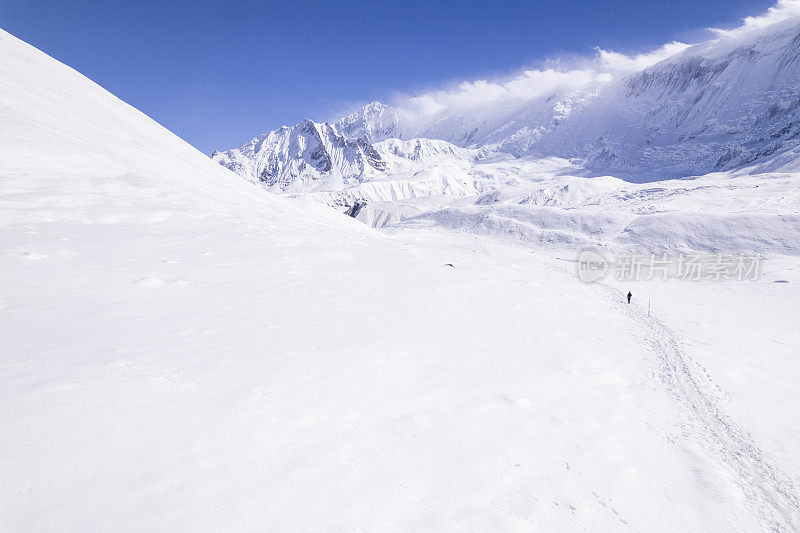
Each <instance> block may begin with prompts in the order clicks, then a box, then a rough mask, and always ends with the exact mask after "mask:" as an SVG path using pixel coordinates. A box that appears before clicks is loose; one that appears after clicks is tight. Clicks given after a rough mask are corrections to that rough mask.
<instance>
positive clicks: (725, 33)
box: [709, 0, 800, 38]
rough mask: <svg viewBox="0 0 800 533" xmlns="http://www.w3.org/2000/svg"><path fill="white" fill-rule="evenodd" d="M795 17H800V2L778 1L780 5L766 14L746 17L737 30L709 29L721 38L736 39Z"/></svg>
mask: <svg viewBox="0 0 800 533" xmlns="http://www.w3.org/2000/svg"><path fill="white" fill-rule="evenodd" d="M793 17H800V0H778V3H777V4H775V5H774V6H773V7H771V8H769V9H767V11H766V12H765V13H762V14H761V15H756V16H752V17H745V18H744V19H743V20H742V25H741V26H739V27H737V28H733V29H729V30H723V29H719V28H709V29H710V30H711V31H713V32H714V33H715V34H716V35H717V36H719V37H729V38H736V37H740V36H744V35H746V34H748V33H750V32H752V31H757V30H760V29H761V28H764V27H766V26H769V25H770V24H775V23H776V22H781V21H784V20H786V19H790V18H793Z"/></svg>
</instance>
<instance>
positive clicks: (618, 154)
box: [212, 19, 800, 194]
mask: <svg viewBox="0 0 800 533" xmlns="http://www.w3.org/2000/svg"><path fill="white" fill-rule="evenodd" d="M799 138H800V19H789V20H785V21H783V22H780V23H777V24H773V25H772V26H768V27H766V28H763V29H760V30H758V31H751V32H750V33H748V34H746V35H744V36H742V35H737V36H735V37H732V36H720V37H719V38H717V39H714V40H711V41H708V42H705V43H701V44H697V45H694V46H691V47H689V48H686V49H685V50H683V51H681V52H678V53H676V54H674V55H673V56H671V57H668V58H667V59H664V60H662V61H660V62H658V63H656V64H655V65H652V66H650V67H647V68H644V69H642V70H639V71H636V72H633V73H629V74H627V75H625V76H620V77H617V78H616V79H614V78H613V77H603V76H596V77H595V78H593V79H591V80H589V82H587V83H584V84H581V85H579V86H577V87H575V86H569V85H567V86H565V87H564V88H560V89H554V90H553V92H552V93H548V94H546V96H543V97H541V98H535V99H531V100H525V101H524V102H521V103H520V102H505V101H500V102H496V103H494V104H493V105H489V106H483V107H481V108H480V109H467V110H464V109H455V108H445V109H440V110H438V111H436V112H433V113H429V114H427V115H425V116H423V117H420V116H419V115H418V114H416V115H414V116H411V114H409V113H408V112H407V111H405V110H403V109H399V108H398V109H396V108H393V107H390V106H387V105H385V104H382V103H380V102H372V103H370V104H368V105H366V106H364V107H363V108H361V109H360V110H358V111H357V112H356V113H353V114H351V115H348V116H346V117H343V118H341V119H340V120H338V121H336V122H334V123H319V122H314V121H312V120H310V119H306V120H304V121H303V122H301V123H299V124H297V125H295V126H292V127H282V128H280V129H278V130H275V131H271V132H269V133H266V134H264V135H261V136H259V137H256V138H254V139H252V140H251V141H250V142H248V143H246V144H244V145H243V146H240V147H239V148H235V149H231V150H226V151H217V152H214V154H213V155H212V158H213V159H214V160H215V161H217V162H219V163H220V164H222V165H224V166H226V167H227V168H229V169H231V170H233V171H235V172H237V173H238V174H240V175H242V176H243V177H245V178H247V179H249V180H251V181H258V182H261V183H263V184H264V185H265V186H267V187H268V188H270V190H273V191H275V192H285V193H290V194H305V193H320V192H327V193H335V192H340V191H344V190H346V189H348V188H351V187H358V186H360V185H361V184H364V183H367V182H372V181H376V180H379V181H380V180H384V181H385V180H395V181H396V180H397V179H400V178H401V176H400V175H399V174H398V172H400V171H407V170H408V165H406V166H403V165H399V166H398V164H396V163H397V158H398V155H397V154H398V153H402V154H403V155H402V156H401V157H400V159H404V160H407V161H413V162H414V163H415V168H416V169H417V171H419V170H421V169H422V168H432V167H438V168H442V165H444V166H448V165H449V168H451V169H452V167H453V166H454V165H455V166H459V165H461V166H463V164H464V161H466V160H474V159H486V158H491V157H494V156H497V155H506V156H510V157H512V158H519V159H522V160H526V161H528V160H531V159H534V160H535V159H539V158H552V157H557V158H563V159H565V160H569V162H570V165H571V167H570V171H571V173H574V174H577V175H585V176H596V175H613V176H617V177H620V178H623V179H625V180H627V181H633V182H649V181H657V180H660V179H667V178H675V177H685V176H694V175H701V174H706V173H709V172H715V171H727V170H736V169H741V168H744V167H752V168H753V171H754V172H758V171H762V170H773V171H774V170H791V169H795V168H798V167H800V163H798V157H797V153H796V152H798V150H800V148H799V147H798V145H799V144H800V140H798V139H799ZM390 139H396V140H397V142H394V143H390V144H382V143H384V142H385V141H387V140H390ZM411 139H416V140H415V141H414V143H415V144H414V145H413V146H415V148H413V149H412V147H411V145H401V144H398V142H399V141H409V140H411ZM434 141H436V142H434ZM400 146H402V149H400V148H398V147H400ZM459 149H468V150H471V152H469V154H468V155H467V152H464V151H463V150H459ZM448 159H449V161H448ZM392 162H394V163H395V164H392ZM401 167H402V168H401ZM401 173H402V172H401ZM462 178H463V179H462V181H463V182H465V183H468V182H470V178H469V171H468V170H465V171H464V174H463V175H462ZM434 189H435V188H434ZM431 194H447V193H446V192H442V191H438V190H432V191H431Z"/></svg>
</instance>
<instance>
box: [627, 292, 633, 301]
mask: <svg viewBox="0 0 800 533" xmlns="http://www.w3.org/2000/svg"><path fill="white" fill-rule="evenodd" d="M631 296H633V294H631V291H628V303H631Z"/></svg>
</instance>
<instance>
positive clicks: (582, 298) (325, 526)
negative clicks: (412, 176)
mask: <svg viewBox="0 0 800 533" xmlns="http://www.w3.org/2000/svg"><path fill="white" fill-rule="evenodd" d="M0 124H2V125H3V127H2V128H0V257H2V258H3V260H2V262H0V280H2V287H3V290H2V296H0V332H2V334H1V335H0V354H2V357H0V406H2V408H1V409H0V428H2V430H1V431H0V529H2V530H4V531H5V530H9V531H53V530H58V531H64V530H67V531H79V530H80V531H86V530H96V531H143V530H147V531H176V530H192V531H198V530H211V531H219V530H264V529H272V530H280V531H289V530H397V529H401V530H402V529H406V530H415V531H417V530H463V529H469V530H498V529H499V530H529V529H541V530H569V529H579V530H585V529H592V530H599V531H616V530H628V529H635V530H672V531H674V530H692V529H696V530H705V531H708V530H722V529H733V530H736V529H739V530H743V531H748V530H749V531H752V530H769V529H772V530H785V531H791V530H796V529H797V527H798V523H800V522H799V520H800V519H799V518H798V513H797V507H798V506H797V491H796V488H795V482H794V481H793V480H795V479H797V474H798V472H800V470H798V466H797V457H798V456H800V439H798V438H797V436H796V435H795V434H794V433H792V432H791V431H789V430H782V431H778V432H775V431H772V429H773V428H774V427H775V426H779V427H786V428H791V427H797V425H798V424H799V423H800V420H798V419H797V417H798V415H797V414H796V413H800V405H798V400H797V395H796V394H794V392H793V391H794V388H795V385H796V382H797V379H798V378H800V372H799V371H798V369H797V368H796V365H793V364H792V363H791V358H790V357H788V355H791V352H790V351H787V350H789V348H787V347H790V346H792V345H796V343H797V342H799V341H800V339H798V338H797V334H796V333H794V331H792V330H791V329H790V328H784V329H783V330H779V331H777V332H776V331H775V330H774V328H775V324H783V323H785V321H786V320H787V317H792V316H794V314H793V311H794V309H793V307H791V305H792V303H793V302H796V301H798V298H797V294H796V292H795V291H796V289H795V288H794V287H797V286H800V283H791V284H781V285H777V284H772V283H769V282H765V283H764V284H761V285H758V287H757V288H758V291H757V293H758V298H760V299H759V300H758V302H759V303H760V304H761V305H763V308H764V310H765V311H766V312H774V313H777V316H778V317H782V318H783V320H784V322H780V320H777V321H769V322H767V321H764V324H763V329H760V330H759V332H760V335H752V336H749V337H742V336H741V330H737V331H736V332H733V333H738V334H739V336H734V337H732V338H736V341H737V344H736V345H734V349H735V350H743V349H744V348H742V346H745V347H749V348H747V349H752V350H757V355H758V354H760V355H759V357H756V358H755V360H756V361H759V362H763V363H764V364H763V365H759V370H757V371H756V372H752V371H751V370H749V369H748V367H747V366H746V365H743V364H742V361H741V360H738V359H737V361H736V363H737V364H736V365H733V366H731V365H729V364H725V365H723V364H722V363H725V362H726V360H725V359H726V356H728V355H730V356H732V357H738V356H739V355H740V352H734V353H731V354H728V353H727V352H725V353H721V354H720V353H717V352H715V351H713V350H712V351H711V352H710V353H709V352H702V355H703V357H704V359H703V362H704V364H708V365H709V366H711V367H713V368H733V369H734V370H733V371H731V372H730V374H726V375H725V377H726V381H725V382H726V383H727V384H729V385H730V386H731V387H733V389H732V394H733V395H734V396H735V395H736V394H737V393H739V392H741V393H742V394H743V395H744V397H745V398H748V399H749V400H752V401H753V402H755V404H751V403H748V402H744V403H743V402H737V403H736V404H735V405H734V409H731V410H729V409H728V403H727V400H726V398H727V396H726V395H725V393H724V391H722V390H721V389H719V387H718V386H717V385H716V384H715V383H714V382H713V381H712V380H711V377H710V376H708V374H707V373H706V372H705V371H704V370H703V368H702V367H700V366H699V365H698V364H696V363H694V362H693V361H692V359H691V357H690V355H689V353H687V352H686V350H687V349H688V348H687V347H686V346H684V345H683V343H682V341H681V339H680V338H678V337H677V336H676V334H675V333H673V332H672V330H671V329H670V327H669V326H668V325H667V324H665V323H664V322H663V321H662V319H661V317H660V316H653V317H650V316H648V314H647V312H646V310H645V307H644V306H643V305H641V304H640V302H639V301H638V300H634V303H633V304H631V305H626V304H623V303H622V298H621V293H620V292H618V291H615V290H613V289H611V288H609V287H602V286H587V285H584V284H581V283H579V282H578V281H576V280H575V279H574V276H573V275H572V274H571V273H570V272H564V271H563V270H562V269H561V268H559V267H558V266H555V265H554V264H553V262H552V261H550V260H549V259H548V258H547V257H545V256H543V255H541V254H531V253H530V251H529V250H527V249H516V248H513V247H500V246H497V245H496V244H494V243H492V242H491V241H483V240H481V239H479V238H478V237H475V236H469V237H466V238H460V237H458V236H453V235H450V234H446V233H441V234H440V233H436V232H434V233H416V232H413V231H411V232H408V233H405V234H403V235H404V236H396V237H393V238H389V237H387V236H386V235H382V234H378V233H377V232H375V231H374V230H372V229H370V228H368V227H366V226H365V225H363V224H360V223H358V222H356V221H354V220H352V219H349V218H348V217H344V216H342V215H341V214H338V213H336V212H335V211H333V210H331V209H328V208H324V207H323V206H320V205H319V204H316V203H313V202H303V201H290V200H288V199H282V198H277V197H275V196H274V195H271V194H269V193H267V192H265V191H264V190H262V189H261V188H260V187H256V186H254V185H253V184H251V183H248V182H247V181H245V180H242V179H240V178H239V177H237V176H235V175H234V174H233V173H231V172H229V171H228V170H226V169H224V168H222V167H221V166H220V165H218V164H217V163H214V162H213V161H211V160H209V159H208V158H207V157H206V156H204V155H202V154H200V153H198V152H197V151H196V150H194V149H193V148H191V147H190V146H189V145H187V144H186V143H184V142H183V141H181V140H180V139H179V138H177V137H176V136H174V135H173V134H171V133H170V132H169V131H167V130H165V129H164V128H162V127H161V126H159V125H158V124H156V123H155V122H153V121H152V120H150V119H149V118H148V117H146V116H145V115H143V114H142V113H140V112H138V111H137V110H135V109H133V108H132V107H130V106H128V105H127V104H125V103H123V102H121V101H119V100H118V99H116V98H115V97H114V96H113V95H111V94H109V93H108V92H106V91H104V90H103V89H102V88H100V87H98V86H97V85H95V84H93V83H92V82H91V81H89V80H87V79H86V78H84V77H83V76H81V75H80V74H78V73H76V72H75V71H73V70H71V69H69V68H68V67H66V66H64V65H62V64H60V63H58V62H57V61H55V60H53V59H51V58H49V57H47V56H46V55H45V54H43V53H41V52H39V51H37V50H35V49H33V48H32V47H30V46H28V45H26V44H24V43H22V42H21V41H19V40H17V39H15V38H14V37H12V36H10V35H8V34H7V33H4V32H2V31H0ZM384 149H385V150H384V153H385V154H386V156H387V164H390V163H391V164H395V163H396V164H397V165H406V164H408V165H413V164H414V157H415V154H423V153H424V154H428V155H429V156H430V157H434V156H436V157H438V155H441V154H444V152H447V151H448V150H451V151H452V154H450V155H448V156H447V157H448V159H450V158H452V157H457V158H463V159H466V160H467V161H465V162H464V163H465V164H471V163H469V161H468V159H469V158H470V157H471V156H472V152H469V151H466V152H465V151H459V150H457V149H452V148H449V147H448V145H445V144H438V143H437V144H431V145H428V144H426V143H424V142H422V141H420V144H418V145H416V144H414V143H413V142H411V143H407V144H403V145H398V144H397V143H394V142H389V143H386V144H385V145H384ZM389 155H391V157H389ZM462 156H463V157H462ZM394 157H396V158H397V159H396V160H394V159H392V158H394ZM492 164H494V165H496V167H497V168H498V169H499V168H501V167H503V165H504V164H510V163H508V161H505V160H497V161H494V162H492ZM531 165H534V163H531ZM513 168H517V167H513ZM513 168H512V167H508V168H507V171H508V172H507V175H509V176H513V175H514V172H515V171H514V170H513ZM531 168H533V167H531ZM616 185H618V183H617V182H616V181H614V180H610V181H609V182H608V187H609V188H610V189H613V188H614V187H616ZM551 196H552V197H553V198H560V200H559V201H561V202H563V204H564V205H565V206H566V205H571V204H572V203H574V202H580V201H581V199H582V198H583V197H584V196H585V194H584V192H581V191H579V190H575V191H574V194H573V193H572V192H569V193H554V194H553V195H551ZM532 198H539V197H537V196H534V197H532ZM465 200H468V199H466V198H465ZM486 200H487V201H488V200H489V198H488V197H487V198H486ZM531 201H532V202H539V201H540V200H531ZM541 201H547V200H545V199H544V197H542V200H541ZM781 275H784V273H781ZM786 276H787V277H789V276H791V273H788V274H786ZM791 279H792V280H795V278H791ZM784 280H785V279H784ZM759 283H760V282H759ZM754 286H755V285H754ZM673 290H678V289H677V288H676V289H673ZM708 290H709V291H710V290H711V289H708ZM704 294H710V292H706V293H704ZM675 300H676V301H681V298H679V297H677V298H675ZM751 301H755V300H749V299H747V298H745V299H744V300H742V299H736V298H733V299H727V300H726V307H725V309H724V311H725V312H727V313H729V314H730V313H731V311H730V309H736V308H737V306H742V305H743V304H747V303H749V302H751ZM655 303H656V307H655V309H656V310H658V309H659V308H660V306H659V305H658V304H659V302H658V300H656V301H655ZM795 314H796V313H795ZM693 318H695V317H694V316H693ZM717 318H719V317H717ZM721 323H722V324H725V320H722V321H721ZM681 325H682V326H685V327H687V328H689V329H690V330H691V331H692V335H698V332H700V335H699V337H693V338H697V339H698V342H705V343H706V345H708V344H709V343H710V342H719V338H726V337H727V335H726V330H725V328H724V327H722V328H720V329H718V330H715V331H716V333H718V334H719V337H708V336H703V335H702V332H703V329H702V327H700V326H697V327H695V326H693V325H692V324H685V323H683V322H681ZM730 327H731V328H733V327H736V328H741V325H740V322H736V323H735V325H734V326H730ZM692 328H695V329H692ZM765 335H766V336H765ZM771 335H778V336H777V337H775V338H774V342H773V339H772V338H771V337H770V336H771ZM763 343H768V344H769V347H770V350H769V351H768V352H769V353H768V355H765V354H763V353H761V352H762V348H763ZM726 346H727V345H726ZM748 353H749V352H748ZM770 356H775V357H770ZM782 360H786V361H788V363H781V362H780V361H782ZM765 369H769V371H767V370H765ZM739 371H741V372H743V373H744V375H746V376H748V377H749V376H750V375H754V376H755V377H756V378H758V379H756V380H755V381H754V382H752V383H751V382H750V381H749V380H748V379H737V375H736V372H739ZM764 378H768V379H766V381H765V379H764ZM765 383H768V384H769V386H768V387H766V386H763V385H764V384H765ZM774 406H780V407H781V409H780V410H779V409H774V408H772V407H774ZM755 413H758V414H759V416H758V417H757V418H756V417H755V416H754V414H755ZM742 421H744V422H747V423H749V424H754V426H752V427H755V428H756V429H755V430H754V432H753V434H751V432H750V431H749V428H750V427H751V426H743V425H742V424H743V422H742Z"/></svg>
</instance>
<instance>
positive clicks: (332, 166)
mask: <svg viewBox="0 0 800 533" xmlns="http://www.w3.org/2000/svg"><path fill="white" fill-rule="evenodd" d="M212 159H214V160H215V161H217V162H218V163H220V164H221V165H223V166H225V167H227V168H229V169H231V170H233V171H234V172H236V173H237V174H239V175H241V176H243V177H245V178H247V179H249V180H251V181H257V182H261V183H263V184H264V185H266V186H267V187H268V188H270V189H271V190H273V191H276V192H290V193H300V192H311V191H314V190H318V189H323V188H325V189H330V188H339V187H342V186H345V185H348V184H352V183H357V182H359V181H361V180H362V179H364V177H365V176H366V175H368V174H370V173H380V172H383V171H384V170H385V168H386V164H385V163H384V161H383V160H382V159H381V156H380V154H378V152H377V151H376V150H375V148H373V146H372V145H371V144H370V143H369V142H368V141H367V140H365V139H364V138H360V137H358V138H351V137H348V136H345V135H343V134H342V133H340V132H339V130H338V128H337V127H336V126H335V125H332V124H328V123H318V122H314V121H312V120H311V119H306V120H304V121H303V122H301V123H300V124H297V125H295V126H292V127H285V126H284V127H282V128H280V129H278V130H275V131H271V132H269V133H266V134H264V135H261V136H260V137H256V138H254V139H252V140H251V141H250V142H249V143H247V144H245V145H243V146H240V147H239V148H235V149H233V150H228V151H225V152H214V154H213V155H212Z"/></svg>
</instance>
